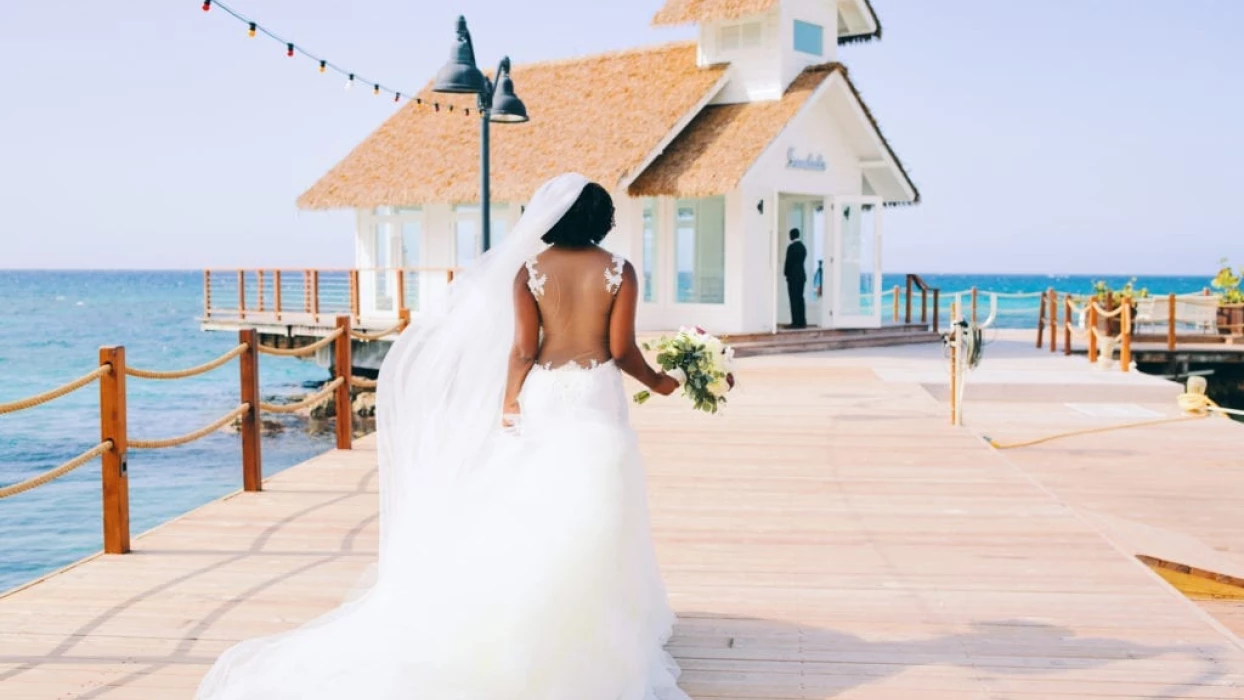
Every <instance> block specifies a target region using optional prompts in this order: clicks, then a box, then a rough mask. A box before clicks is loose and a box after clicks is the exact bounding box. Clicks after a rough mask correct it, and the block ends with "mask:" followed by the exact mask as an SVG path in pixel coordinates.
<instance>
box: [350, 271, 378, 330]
mask: <svg viewBox="0 0 1244 700" xmlns="http://www.w3.org/2000/svg"><path fill="white" fill-rule="evenodd" d="M378 291H379V290H377V292H378ZM350 316H351V317H353V318H354V320H355V321H356V322H357V321H358V318H359V271H358V270H350Z"/></svg>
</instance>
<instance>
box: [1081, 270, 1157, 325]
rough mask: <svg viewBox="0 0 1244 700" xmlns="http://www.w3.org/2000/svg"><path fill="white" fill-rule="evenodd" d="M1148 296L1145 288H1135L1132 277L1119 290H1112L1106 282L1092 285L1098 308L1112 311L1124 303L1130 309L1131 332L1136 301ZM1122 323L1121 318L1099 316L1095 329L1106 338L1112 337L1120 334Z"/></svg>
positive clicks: (1134, 280)
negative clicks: (1106, 336)
mask: <svg viewBox="0 0 1244 700" xmlns="http://www.w3.org/2000/svg"><path fill="white" fill-rule="evenodd" d="M1148 296H1149V290H1148V289H1147V288H1145V287H1141V288H1140V289H1137V288H1136V278H1135V277H1133V278H1131V279H1130V280H1128V281H1127V283H1126V284H1124V285H1123V286H1122V287H1121V288H1119V289H1114V288H1112V287H1111V286H1110V283H1109V282H1107V281H1106V280H1097V281H1096V282H1094V283H1093V300H1094V301H1096V302H1097V304H1098V306H1100V307H1102V308H1103V309H1106V310H1108V311H1113V310H1115V309H1117V308H1119V306H1121V305H1122V304H1124V303H1127V304H1129V305H1131V307H1132V311H1133V314H1132V326H1133V328H1132V330H1133V331H1135V324H1136V321H1135V319H1136V314H1135V311H1136V300H1137V299H1145V298H1148ZM1122 327H1123V322H1122V317H1121V316H1111V317H1104V316H1101V315H1099V316H1098V318H1097V328H1098V330H1100V331H1102V332H1103V333H1105V334H1106V335H1108V336H1111V337H1114V336H1117V335H1119V334H1120V333H1121V332H1122Z"/></svg>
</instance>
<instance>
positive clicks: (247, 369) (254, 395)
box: [238, 328, 263, 491]
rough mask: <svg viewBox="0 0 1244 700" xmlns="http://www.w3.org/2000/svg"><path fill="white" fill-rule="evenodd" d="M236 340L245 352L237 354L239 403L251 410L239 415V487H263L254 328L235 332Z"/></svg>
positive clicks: (257, 364)
mask: <svg viewBox="0 0 1244 700" xmlns="http://www.w3.org/2000/svg"><path fill="white" fill-rule="evenodd" d="M238 342H239V343H245V344H246V351H245V352H243V353H242V354H241V355H239V356H238V367H239V369H240V375H241V379H242V403H246V404H250V407H251V409H250V410H249V411H247V412H246V413H244V414H242V430H241V433H242V489H243V490H245V491H262V490H263V460H262V458H261V456H260V417H259V334H258V333H256V332H255V329H254V328H243V329H242V330H240V331H238Z"/></svg>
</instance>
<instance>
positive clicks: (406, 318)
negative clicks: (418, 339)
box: [397, 308, 410, 334]
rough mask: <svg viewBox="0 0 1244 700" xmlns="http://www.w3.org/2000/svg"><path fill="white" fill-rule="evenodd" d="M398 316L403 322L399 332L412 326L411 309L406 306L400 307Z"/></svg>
mask: <svg viewBox="0 0 1244 700" xmlns="http://www.w3.org/2000/svg"><path fill="white" fill-rule="evenodd" d="M397 318H398V321H400V322H401V324H402V327H401V329H400V330H398V333H399V334H400V333H401V332H402V331H404V330H406V329H407V328H410V309H405V308H403V309H398V310H397Z"/></svg>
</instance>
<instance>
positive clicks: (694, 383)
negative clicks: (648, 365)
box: [635, 332, 734, 413]
mask: <svg viewBox="0 0 1244 700" xmlns="http://www.w3.org/2000/svg"><path fill="white" fill-rule="evenodd" d="M643 347H644V350H649V351H651V350H655V351H656V353H657V356H656V363H657V365H658V366H660V368H661V369H662V370H664V371H665V372H667V373H669V372H673V371H674V370H682V372H683V373H684V374H686V376H687V380H686V381H685V382H683V384H682V393H683V395H684V396H686V397H687V398H689V399H691V402H692V404H693V405H694V407H695V409H696V410H697V411H704V412H705V413H716V412H717V409H718V408H719V407H720V406H723V405H725V403H726V392H728V391H730V389H731V388H733V386H734V375H733V374H732V373H731V372H730V371H729V366H728V365H729V360H728V356H727V353H726V348H725V346H723V345H722V344H721V341H719V340H717V339H716V338H712V337H711V336H708V335H701V334H692V333H686V332H683V333H679V334H678V335H676V336H674V337H673V338H666V337H662V338H661V339H660V340H658V341H657V342H656V343H644V346H643ZM651 397H652V393H651V392H648V391H641V392H639V393H638V394H636V395H635V402H636V403H640V404H642V403H644V402H645V401H647V400H648V399H650V398H651Z"/></svg>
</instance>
